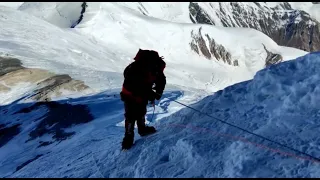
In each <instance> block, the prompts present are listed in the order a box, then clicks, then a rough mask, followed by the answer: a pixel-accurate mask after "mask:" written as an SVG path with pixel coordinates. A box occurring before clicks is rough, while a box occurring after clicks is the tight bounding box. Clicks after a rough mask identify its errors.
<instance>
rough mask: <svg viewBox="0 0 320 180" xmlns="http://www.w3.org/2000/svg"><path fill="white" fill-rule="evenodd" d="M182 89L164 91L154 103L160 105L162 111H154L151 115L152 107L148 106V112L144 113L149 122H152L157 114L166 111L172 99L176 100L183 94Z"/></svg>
mask: <svg viewBox="0 0 320 180" xmlns="http://www.w3.org/2000/svg"><path fill="white" fill-rule="evenodd" d="M183 94H184V93H183V91H165V92H164V94H163V95H162V97H161V99H160V100H159V101H156V103H155V105H156V106H157V107H160V108H161V110H162V112H155V113H154V115H153V107H148V112H147V114H146V118H147V120H148V121H150V122H154V120H155V119H156V118H157V115H160V114H166V113H168V107H169V105H170V104H171V102H172V101H175V100H177V99H178V98H180V97H181V96H183Z"/></svg>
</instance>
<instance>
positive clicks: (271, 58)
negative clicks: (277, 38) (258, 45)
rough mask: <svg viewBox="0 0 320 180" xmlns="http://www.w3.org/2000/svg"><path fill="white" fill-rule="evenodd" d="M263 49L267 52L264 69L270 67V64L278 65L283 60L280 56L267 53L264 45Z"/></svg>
mask: <svg viewBox="0 0 320 180" xmlns="http://www.w3.org/2000/svg"><path fill="white" fill-rule="evenodd" d="M263 47H264V49H265V50H266V52H267V57H266V67H267V66H270V65H272V64H277V63H280V62H281V61H282V60H283V57H282V56H281V55H280V54H274V53H272V52H270V51H268V50H267V48H266V46H265V45H263Z"/></svg>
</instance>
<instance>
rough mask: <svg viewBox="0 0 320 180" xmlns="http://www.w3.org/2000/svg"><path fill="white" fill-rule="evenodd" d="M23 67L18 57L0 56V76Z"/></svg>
mask: <svg viewBox="0 0 320 180" xmlns="http://www.w3.org/2000/svg"><path fill="white" fill-rule="evenodd" d="M23 68H24V67H23V66H22V63H21V61H20V60H19V59H15V58H9V57H0V76H3V75H5V74H7V73H10V72H12V71H16V70H19V69H23Z"/></svg>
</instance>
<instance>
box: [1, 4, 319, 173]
mask: <svg viewBox="0 0 320 180" xmlns="http://www.w3.org/2000/svg"><path fill="white" fill-rule="evenodd" d="M128 6H129V5H128V4H123V3H92V4H91V3H90V4H89V5H88V9H87V10H86V12H85V13H86V14H85V15H84V18H83V20H82V21H81V23H80V24H79V25H77V26H76V28H74V29H70V28H67V27H69V25H70V23H73V21H71V20H73V19H75V18H76V17H77V16H76V15H77V13H78V12H79V11H81V10H79V11H78V9H77V8H75V7H77V6H72V4H71V3H67V2H65V3H61V4H60V3H48V4H47V6H45V5H44V4H42V3H30V4H29V5H28V4H26V3H24V4H23V5H22V6H20V8H19V9H20V10H19V11H18V10H14V9H13V8H6V7H0V24H1V25H2V27H1V31H0V54H1V55H4V54H9V55H10V56H13V57H16V58H18V59H20V60H21V61H22V62H23V65H24V66H26V67H30V68H42V69H46V70H50V71H52V72H55V73H61V74H69V75H70V76H72V77H73V78H75V79H80V80H83V81H84V82H85V83H86V84H87V85H89V86H90V87H92V88H93V89H95V90H96V92H97V93H98V94H97V93H95V94H91V95H90V96H89V95H86V96H84V95H83V94H79V96H82V97H78V98H74V99H67V98H68V96H69V95H68V94H66V95H65V96H64V97H58V98H56V100H57V104H53V106H54V107H53V108H52V107H50V104H49V105H48V104H42V105H39V106H35V107H36V108H35V109H33V110H32V111H30V110H29V109H28V108H27V109H24V108H26V107H29V108H30V107H33V105H34V103H32V102H28V103H26V102H24V101H14V99H10V100H9V101H3V99H1V102H0V103H1V106H0V113H1V119H0V122H1V123H0V130H2V128H3V127H2V126H3V124H4V125H5V126H9V125H10V126H11V125H17V124H21V125H20V128H21V132H19V134H17V135H12V139H11V140H10V141H8V142H7V143H5V145H3V146H2V147H1V148H0V166H1V168H0V176H1V177H167V176H169V177H179V176H187V177H190V176H192V177H197V176H199V177H212V176H215V177H216V176H219V177H228V176H233V177H234V176H239V177H241V176H251V175H250V174H249V175H248V173H246V170H242V169H243V168H242V167H243V166H245V167H246V165H243V164H240V163H239V164H237V163H236V162H243V163H244V164H245V163H247V162H245V160H246V158H247V157H244V159H240V160H237V161H234V162H233V159H232V158H234V157H239V158H240V157H242V156H239V154H237V155H234V156H231V155H232V154H233V153H235V152H231V151H232V150H234V149H235V147H238V146H241V147H245V146H243V145H241V144H240V145H239V144H237V143H236V144H232V143H230V142H228V141H226V140H225V139H222V140H221V141H219V140H220V139H215V138H216V137H214V136H213V137H209V139H208V135H207V134H201V133H200V134H199V133H195V132H193V131H191V133H190V131H189V130H190V128H185V125H186V124H188V123H187V121H188V122H190V123H196V125H199V126H201V127H205V128H208V127H212V126H213V125H212V124H210V123H211V121H209V120H208V119H206V118H204V116H198V115H197V114H195V113H194V112H190V111H189V110H183V111H180V112H179V113H177V114H174V115H173V116H169V115H171V114H172V113H175V112H176V111H178V110H180V109H181V108H182V106H181V105H179V104H176V103H174V102H173V101H174V100H179V102H183V103H186V104H191V103H193V102H196V101H199V100H200V99H201V98H203V97H204V96H206V95H208V94H212V93H213V92H214V91H217V90H221V89H223V88H224V87H227V86H229V85H232V84H234V83H238V82H242V81H245V80H249V79H252V78H253V76H254V75H255V73H256V72H257V71H259V70H260V69H262V68H264V64H265V59H266V56H267V53H266V51H265V50H264V47H263V45H262V44H264V45H265V46H266V48H267V49H268V50H269V51H272V52H274V53H279V54H281V55H282V56H283V57H284V60H289V59H291V58H296V57H298V56H301V55H305V54H306V52H304V51H300V50H296V49H294V48H287V47H282V46H278V45H277V44H276V43H274V42H273V41H272V40H271V39H270V38H268V37H267V36H265V35H264V34H262V33H261V32H258V31H256V30H252V29H246V28H223V27H214V26H207V25H199V24H188V23H177V22H178V21H182V20H183V19H184V18H185V13H184V12H181V13H179V12H178V11H174V10H173V9H175V8H176V7H175V6H173V5H172V6H168V11H170V12H171V13H169V15H168V16H161V17H159V18H169V19H167V20H170V21H176V22H170V21H167V20H163V19H157V18H155V17H147V16H144V15H142V14H141V13H140V12H138V11H136V10H134V9H132V8H133V7H131V8H128ZM150 6H151V5H150ZM53 7H54V8H53ZM56 7H58V11H59V13H60V14H63V15H66V17H67V18H65V21H62V19H61V17H60V16H57V14H56V13H58V12H55V11H56V10H55V8H56ZM30 8H31V9H30ZM170 8H173V9H171V10H169V9H170ZM32 9H33V10H32ZM160 9H161V8H160ZM160 9H158V11H159V12H160ZM162 10H163V8H162ZM154 11H155V12H157V8H156V7H155V6H154ZM174 12H176V13H177V14H174ZM30 14H34V15H35V16H31V15H30ZM155 14H156V13H155ZM43 19H46V20H47V22H46V21H44V20H43ZM200 28H202V29H201V32H202V34H203V36H205V34H208V35H209V36H210V37H211V38H214V39H215V41H216V42H217V43H218V44H221V45H223V46H224V47H225V48H226V49H227V51H229V52H230V53H231V54H232V56H233V57H234V58H236V59H237V60H238V61H239V66H231V65H228V64H226V63H224V62H221V61H217V60H216V59H214V58H213V59H211V60H208V59H206V58H205V57H204V56H203V54H197V53H195V52H193V51H191V48H190V45H189V43H190V42H191V40H192V38H191V32H192V31H194V32H198V31H199V29H200ZM205 43H207V46H209V44H208V42H205ZM139 48H142V49H143V48H148V49H156V50H158V51H159V53H160V54H161V55H163V56H164V57H165V60H166V62H167V68H166V70H165V74H166V76H167V82H168V84H167V87H166V92H165V94H164V97H163V98H162V99H161V100H160V101H159V102H157V106H156V110H155V113H156V116H155V118H154V119H153V120H152V119H151V117H152V108H150V107H149V108H148V115H147V119H148V121H150V123H153V124H156V126H157V127H158V128H160V129H161V131H160V132H159V134H157V135H155V136H152V137H150V138H146V139H141V140H139V141H140V142H139V141H138V143H139V144H140V143H141V146H136V147H134V148H133V149H132V152H131V151H130V152H128V153H127V154H124V156H122V154H120V152H119V147H120V142H121V139H122V136H123V127H122V126H123V108H122V106H123V104H122V102H121V101H120V100H119V97H118V95H119V91H120V87H121V84H122V78H123V77H122V71H123V69H124V67H125V66H126V65H128V64H129V63H130V62H132V57H134V55H135V53H136V52H137V50H138V49H139ZM290 63H292V62H288V64H290ZM307 65H308V64H307ZM307 65H306V68H308V67H307ZM279 67H281V66H279ZM284 70H285V69H284ZM312 70H314V69H312V68H311V70H310V73H315V72H314V71H312ZM285 72H286V71H285ZM308 72H309V71H308ZM315 78H316V76H315ZM276 80H278V79H276ZM256 81H257V80H254V81H253V82H256ZM258 81H260V80H259V79H258ZM292 81H294V79H293V80H292ZM238 86H239V87H240V86H241V85H236V86H235V87H238ZM241 87H242V86H241ZM30 91H32V87H30V84H19V86H17V87H15V92H10V93H9V94H1V97H5V96H8V95H10V96H13V97H15V99H18V98H19V97H21V96H23V95H24V94H26V93H30ZM239 91H240V92H242V91H241V90H239ZM240 92H239V93H240ZM242 93H244V92H242ZM272 93H273V92H272ZM217 94H218V95H219V93H217ZM218 95H217V96H218ZM246 95H247V94H241V96H240V95H239V97H238V98H240V99H241V98H245V97H246ZM229 96H231V95H229ZM214 97H216V96H214ZM219 97H220V96H219ZM259 97H260V96H259ZM262 97H264V96H262ZM61 98H64V99H66V100H61ZM209 98H212V97H209ZM221 98H222V97H221ZM207 99H208V98H207ZM237 100H239V99H237ZM259 100H260V99H259ZM221 101H222V100H221ZM203 102H206V100H204V101H203ZM203 102H200V105H201V104H202V103H203ZM227 102H228V101H224V103H227ZM245 102H246V101H245V100H244V101H243V102H242V101H240V103H245ZM249 102H250V101H249ZM212 103H214V104H213V106H211V105H207V106H210V108H218V107H219V104H221V105H225V106H228V107H229V108H230V109H229V111H230V112H231V109H232V110H234V111H235V112H234V115H235V116H237V117H241V114H237V113H236V111H237V109H235V108H236V107H238V106H242V104H238V103H233V104H227V105H226V104H223V103H221V102H220V100H219V98H217V100H215V99H214V98H213V100H212ZM251 103H252V104H255V103H256V102H253V101H251ZM252 104H251V105H252ZM36 105H37V104H36ZM200 105H199V106H200ZM295 105H298V104H297V103H295ZM232 107H233V108H232ZM253 107H254V108H257V109H260V108H261V107H260V106H259V107H256V106H253ZM210 108H209V111H211V110H212V109H210ZM248 108H249V105H248ZM87 109H89V110H88V111H87ZM57 110H61V112H60V111H59V112H57ZM215 110H217V112H219V111H220V110H219V109H214V111H215ZM240 110H241V109H240ZM254 110H255V109H253V111H252V113H253V112H255V111H254ZM226 111H228V110H226ZM50 112H51V113H50ZM223 113H224V115H228V113H227V112H223ZM258 113H260V112H258ZM266 113H267V112H266ZM59 115H61V116H59ZM91 115H92V116H93V117H91ZM184 115H185V116H184ZM246 115H247V116H249V115H250V114H249V115H248V114H247V113H246ZM48 116H50V117H51V116H53V117H55V118H53V119H55V120H59V121H61V122H58V123H57V124H58V125H59V126H63V127H64V125H65V124H68V125H70V126H67V127H65V128H63V129H64V130H65V131H66V133H68V132H69V133H71V132H75V134H74V135H72V136H71V137H68V138H67V140H59V139H58V140H57V139H56V138H57V137H54V136H55V134H54V133H57V132H58V131H57V132H51V131H48V132H45V133H44V134H41V132H42V130H43V129H41V128H40V130H39V131H40V135H39V137H38V136H37V137H36V138H35V139H33V140H31V141H27V140H28V139H29V138H30V136H35V135H34V134H33V135H32V133H31V134H30V132H33V130H35V129H37V127H38V126H39V125H41V124H42V123H43V122H44V120H43V119H46V118H48ZM56 116H59V117H56ZM252 116H253V115H252ZM79 117H88V118H89V117H91V118H89V120H88V122H87V121H86V120H87V119H85V118H83V119H82V118H79ZM50 120H52V119H49V120H47V121H49V124H47V126H44V127H45V128H44V129H46V128H48V129H50V128H56V127H57V126H58V125H57V124H50V122H51V121H50ZM77 120H80V121H81V120H83V121H85V122H82V123H80V124H79V123H76V124H72V123H70V124H69V121H77ZM171 122H175V123H178V125H179V126H180V128H178V129H177V128H176V127H177V126H175V125H172V126H171V125H169V127H170V128H168V127H167V126H166V125H168V124H170V123H171ZM59 123H60V124H62V125H60V124H59ZM179 123H182V126H183V128H182V129H181V124H179ZM198 123H199V124H198ZM257 123H260V121H259V119H256V120H253V121H252V123H251V124H250V123H248V124H250V125H252V126H250V128H255V127H256V125H257ZM211 125H212V126H211ZM286 125H287V124H286ZM174 126H175V128H173V127H174ZM287 126H289V125H287ZM213 127H214V126H213ZM266 128H267V129H268V126H266ZM288 128H292V127H288ZM162 130H163V131H162ZM219 130H220V129H219ZM224 130H225V131H227V130H226V129H224ZM210 131H211V130H210ZM230 131H231V130H230ZM281 132H282V131H281ZM233 133H235V134H237V133H239V132H233V131H232V133H231V134H233ZM195 137H199V139H200V140H203V142H202V141H197V138H195ZM138 139H139V136H136V140H138ZM199 139H198V140H199ZM26 141H27V142H26ZM51 141H52V142H51ZM44 142H45V143H44ZM48 142H51V144H50V143H49V144H47V145H43V144H46V143H48ZM204 142H205V143H204ZM213 142H214V143H213ZM1 143H3V142H2V141H0V144H1ZM39 145H41V146H39ZM42 145H43V146H42ZM216 145H217V146H216ZM216 151H219V154H217V153H216ZM245 152H249V151H245ZM155 154H157V155H158V156H155ZM228 154H231V155H230V156H226V157H225V156H224V155H228ZM219 155H221V156H219ZM267 155H268V154H267ZM247 156H249V157H250V155H247ZM57 157H59V158H57ZM227 157H229V159H225V161H223V162H226V163H227V164H226V165H225V166H226V168H221V167H223V163H222V160H224V159H223V158H227ZM267 157H269V156H267ZM128 159H130V161H127V160H128ZM219 159H220V160H219ZM210 160H212V161H210ZM228 160H231V161H228ZM277 160H278V159H276V160H275V161H277ZM289 161H290V160H289ZM250 162H251V161H250ZM253 162H254V161H253ZM277 162H278V161H277ZM299 163H300V162H299ZM275 164H276V163H275ZM271 165H274V164H272V163H269V164H268V163H267V164H266V165H265V166H266V167H269V166H271ZM307 165H308V164H307ZM300 166H302V167H304V168H306V166H304V164H302V165H300ZM310 166H311V165H310ZM169 167H170V168H169ZM229 167H230V169H231V170H230V169H228V168H229ZM232 167H234V168H232ZM17 168H18V169H17ZM241 168H242V169H241ZM288 168H289V170H292V171H293V172H291V171H289V173H287V174H286V173H283V172H281V171H279V172H276V173H275V174H277V173H278V174H277V176H298V175H300V174H295V171H294V170H295V169H294V168H293V167H291V166H289V165H288ZM212 169H214V170H212ZM196 170H197V171H196ZM311 170H312V169H311ZM243 171H244V173H243ZM270 171H271V170H270ZM308 171H309V169H306V172H308ZM310 172H311V171H310ZM256 173H259V172H258V170H257V172H256ZM314 173H315V174H316V173H317V171H314ZM309 174H310V176H314V174H312V173H309ZM259 175H260V176H263V174H259ZM252 176H254V175H252ZM265 176H272V174H266V175H265Z"/></svg>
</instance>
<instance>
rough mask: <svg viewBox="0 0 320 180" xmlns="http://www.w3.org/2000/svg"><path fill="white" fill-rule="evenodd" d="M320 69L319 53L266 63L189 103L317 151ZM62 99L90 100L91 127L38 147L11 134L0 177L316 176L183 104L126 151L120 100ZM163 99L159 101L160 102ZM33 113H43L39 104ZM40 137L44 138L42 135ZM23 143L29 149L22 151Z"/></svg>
mask: <svg viewBox="0 0 320 180" xmlns="http://www.w3.org/2000/svg"><path fill="white" fill-rule="evenodd" d="M319 68H320V53H313V54H308V55H306V56H304V57H301V58H298V59H296V60H293V61H287V62H283V63H280V64H276V65H272V66H270V67H269V68H266V69H264V70H261V71H259V72H258V73H257V74H256V76H255V77H254V79H253V80H250V81H247V82H242V83H239V84H236V85H233V86H230V87H228V88H226V89H224V90H222V91H219V92H217V93H215V94H214V95H212V96H208V97H207V98H205V99H203V100H201V101H200V102H198V103H196V104H194V105H192V107H193V108H196V109H198V110H200V111H201V112H203V113H207V114H209V115H211V116H214V117H217V118H220V119H222V120H224V121H227V122H228V123H231V124H234V125H237V126H239V127H241V128H244V129H247V130H249V131H251V132H254V133H256V134H259V135H262V136H264V137H266V138H269V139H273V140H275V141H277V142H280V143H282V144H286V145H287V146H290V147H292V148H294V149H297V150H300V151H303V152H305V153H308V154H311V155H312V156H315V157H319V156H320V154H319V143H320V140H319V138H318V134H319V133H320V132H319V129H318V128H317V127H318V126H319V123H320V122H319V118H320V117H319V112H320V108H319V106H318V105H317V103H318V102H319V100H320V99H319V97H320V83H319V82H320V74H319V70H318V69H319ZM306 69H307V70H308V71H306ZM178 94H179V93H177V92H166V95H165V96H166V98H173V99H174V98H175V97H176V95H178ZM163 100H164V99H163ZM63 103H66V102H57V104H56V105H55V106H53V110H54V109H59V108H65V107H63ZM68 104H69V106H70V107H69V108H70V110H71V111H72V110H74V109H77V108H80V107H77V105H79V104H82V105H86V106H88V107H86V108H85V109H86V110H84V111H83V112H85V111H87V109H89V110H90V112H91V113H92V114H93V115H94V116H95V117H96V118H97V119H96V120H95V121H92V122H91V121H89V122H90V125H91V126H90V125H88V124H86V125H85V126H81V125H80V126H78V127H73V128H69V129H68V131H67V133H68V132H73V131H74V130H77V132H81V133H79V134H77V135H75V136H74V138H72V139H70V140H69V141H63V142H60V143H58V144H57V143H52V144H50V143H48V142H47V143H46V145H45V144H42V145H41V144H40V145H39V147H38V148H36V150H34V149H33V148H31V147H32V146H31V144H32V143H34V142H33V141H31V142H28V144H25V145H23V146H24V148H25V150H24V151H23V152H20V150H18V149H19V148H17V144H18V143H19V142H22V141H23V140H26V139H27V137H23V138H22V139H20V138H15V139H14V141H11V142H10V143H9V144H8V145H7V146H5V147H4V148H6V149H5V150H7V151H4V149H1V150H2V152H1V153H0V155H1V158H0V159H1V161H2V162H1V163H2V164H3V168H1V169H0V173H1V176H2V177H3V176H6V177H109V178H110V177H141V178H143V177H319V176H320V171H319V161H316V160H313V159H310V158H309V157H306V156H304V155H302V154H296V152H292V151H290V150H289V149H286V148H284V147H281V146H278V145H275V144H273V143H271V142H268V141H264V140H262V139H260V138H258V137H256V136H253V135H250V134H247V133H246V132H243V131H241V130H239V129H236V128H233V127H230V126H227V125H226V124H222V123H220V122H218V121H216V120H214V119H212V118H209V117H208V116H206V115H204V114H198V113H197V112H195V111H193V110H191V109H188V108H185V109H182V110H180V111H179V112H177V113H175V114H173V115H171V116H169V117H166V118H162V119H161V120H159V119H158V118H157V119H158V120H159V121H157V123H155V125H156V128H157V129H159V131H158V133H157V134H155V135H153V136H149V137H146V138H139V137H138V135H137V136H136V145H135V146H134V147H133V148H132V149H130V150H129V151H127V152H120V150H119V148H120V141H121V139H122V136H120V135H119V134H121V133H122V132H123V131H121V130H122V129H120V128H119V127H115V126H114V124H115V123H117V122H119V119H118V118H119V116H118V115H117V110H118V108H119V107H120V105H121V103H119V101H118V100H116V99H112V97H110V98H109V97H107V96H106V94H100V95H96V96H91V97H83V98H80V99H71V100H70V101H69V103H68ZM165 104H166V103H165V102H164V101H163V102H160V103H159V104H158V105H160V106H165ZM65 105H66V104H65ZM102 105H104V106H106V105H109V106H110V110H109V111H108V112H104V113H102V111H104V110H103V108H101V106H102ZM19 106H20V107H19ZM24 106H30V105H27V104H20V105H12V106H11V108H9V111H8V112H7V114H8V116H10V115H9V114H10V113H12V112H15V111H17V110H19V108H20V109H21V108H22V107H24ZM60 106H61V107H60ZM72 106H74V107H72ZM111 107H112V108H111ZM42 108H46V107H42ZM82 108H83V107H82ZM37 111H40V112H41V111H42V110H41V107H38V108H37ZM23 112H24V113H25V114H26V115H29V116H30V115H31V114H28V112H27V111H20V112H19V113H16V115H15V118H18V117H19V114H22V113H23ZM29 113H32V112H29ZM33 113H34V112H33ZM149 113H150V114H149ZM151 113H152V109H148V115H151ZM159 114H162V112H161V113H159ZM34 115H35V114H33V116H34ZM157 115H158V114H157V113H156V116H157ZM67 120H70V119H68V118H67ZM67 122H68V123H69V121H67ZM68 123H67V124H68ZM24 126H26V124H24ZM30 127H31V125H29V126H27V128H30ZM45 127H46V128H53V129H54V128H57V127H55V126H45ZM58 127H59V126H58ZM26 132H27V131H25V132H24V133H26ZM40 138H41V139H42V140H48V139H50V138H49V137H48V136H44V137H40ZM20 144H21V143H20ZM20 144H19V145H20ZM110 145H111V146H110ZM14 147H16V148H14ZM9 149H11V151H9ZM28 149H32V152H33V153H32V154H30V153H28ZM12 150H14V152H12ZM9 152H10V153H9ZM19 152H20V153H19ZM21 153H22V154H21ZM57 157H59V158H57ZM13 159H14V160H13ZM16 167H17V168H16ZM15 168H16V170H15Z"/></svg>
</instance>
